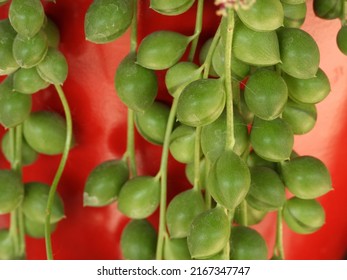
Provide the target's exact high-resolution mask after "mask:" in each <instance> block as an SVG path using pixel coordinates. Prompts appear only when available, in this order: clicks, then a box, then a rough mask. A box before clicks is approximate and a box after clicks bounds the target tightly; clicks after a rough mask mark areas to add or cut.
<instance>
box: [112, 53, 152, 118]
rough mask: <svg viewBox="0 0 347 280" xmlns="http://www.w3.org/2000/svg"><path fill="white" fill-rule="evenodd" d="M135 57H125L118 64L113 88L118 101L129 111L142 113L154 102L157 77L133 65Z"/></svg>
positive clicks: (130, 55) (148, 70) (149, 71)
mask: <svg viewBox="0 0 347 280" xmlns="http://www.w3.org/2000/svg"><path fill="white" fill-rule="evenodd" d="M135 60H136V55H135V54H133V53H131V54H129V55H127V56H126V57H125V58H124V59H123V60H122V62H121V63H120V64H119V66H118V68H117V72H116V76H115V80H114V82H115V87H116V91H117V95H118V97H119V98H120V100H121V101H122V102H123V103H124V104H125V105H126V106H127V107H128V108H130V109H132V110H134V111H138V112H144V111H145V110H147V109H148V108H149V107H150V106H151V105H152V104H153V102H154V99H155V97H156V96H157V92H158V81H157V76H156V74H155V73H154V71H153V70H150V69H147V68H144V67H142V66H141V65H139V64H136V63H135Z"/></svg>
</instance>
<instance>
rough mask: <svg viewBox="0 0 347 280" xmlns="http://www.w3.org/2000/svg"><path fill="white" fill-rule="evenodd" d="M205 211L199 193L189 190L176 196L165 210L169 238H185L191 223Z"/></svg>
mask: <svg viewBox="0 0 347 280" xmlns="http://www.w3.org/2000/svg"><path fill="white" fill-rule="evenodd" d="M204 210H205V203H204V199H203V197H202V194H201V192H198V191H196V190H193V189H190V190H186V191H184V192H182V193H179V194H178V195H176V196H175V197H174V198H173V199H172V200H171V202H170V203H169V206H168V208H167V212H166V223H167V228H168V231H169V234H170V237H171V238H183V237H187V236H188V233H189V229H190V225H191V223H192V221H193V220H194V219H195V217H196V216H198V215H199V214H200V213H202V212H203V211H204Z"/></svg>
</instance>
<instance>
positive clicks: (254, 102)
mask: <svg viewBox="0 0 347 280" xmlns="http://www.w3.org/2000/svg"><path fill="white" fill-rule="evenodd" d="M244 94H245V101H246V104H247V106H248V108H249V109H250V110H251V111H252V112H253V113H254V114H255V115H256V116H257V117H259V118H261V119H264V120H273V119H275V118H277V117H278V116H279V115H280V114H281V113H282V111H283V109H284V106H285V104H286V102H287V99H288V88H287V85H286V83H285V81H284V80H283V78H282V77H281V76H280V75H279V74H277V73H276V72H274V71H271V70H266V69H261V70H258V71H256V72H255V73H253V74H252V75H251V76H250V78H249V80H248V81H247V84H246V88H245V93H244Z"/></svg>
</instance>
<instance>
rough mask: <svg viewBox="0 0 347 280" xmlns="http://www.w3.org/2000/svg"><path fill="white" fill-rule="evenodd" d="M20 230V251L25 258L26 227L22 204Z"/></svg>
mask: <svg viewBox="0 0 347 280" xmlns="http://www.w3.org/2000/svg"><path fill="white" fill-rule="evenodd" d="M17 219H18V231H19V236H18V238H19V241H20V246H19V252H20V254H19V255H20V256H21V257H22V258H23V259H24V258H25V247H26V246H25V228H24V213H23V210H22V207H21V206H20V207H19V208H18V216H17Z"/></svg>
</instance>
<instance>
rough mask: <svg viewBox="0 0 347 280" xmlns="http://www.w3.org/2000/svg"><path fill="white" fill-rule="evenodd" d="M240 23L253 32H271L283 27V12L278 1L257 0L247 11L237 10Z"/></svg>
mask: <svg viewBox="0 0 347 280" xmlns="http://www.w3.org/2000/svg"><path fill="white" fill-rule="evenodd" d="M237 15H238V16H239V18H240V19H241V20H242V22H243V23H244V24H245V25H246V26H247V27H249V28H251V29H253V30H255V31H272V30H276V29H277V28H279V27H281V26H282V25H283V18H284V12H283V7H282V5H281V2H280V1H278V0H257V1H255V3H254V4H253V5H252V6H251V7H250V8H249V9H238V10H237Z"/></svg>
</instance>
